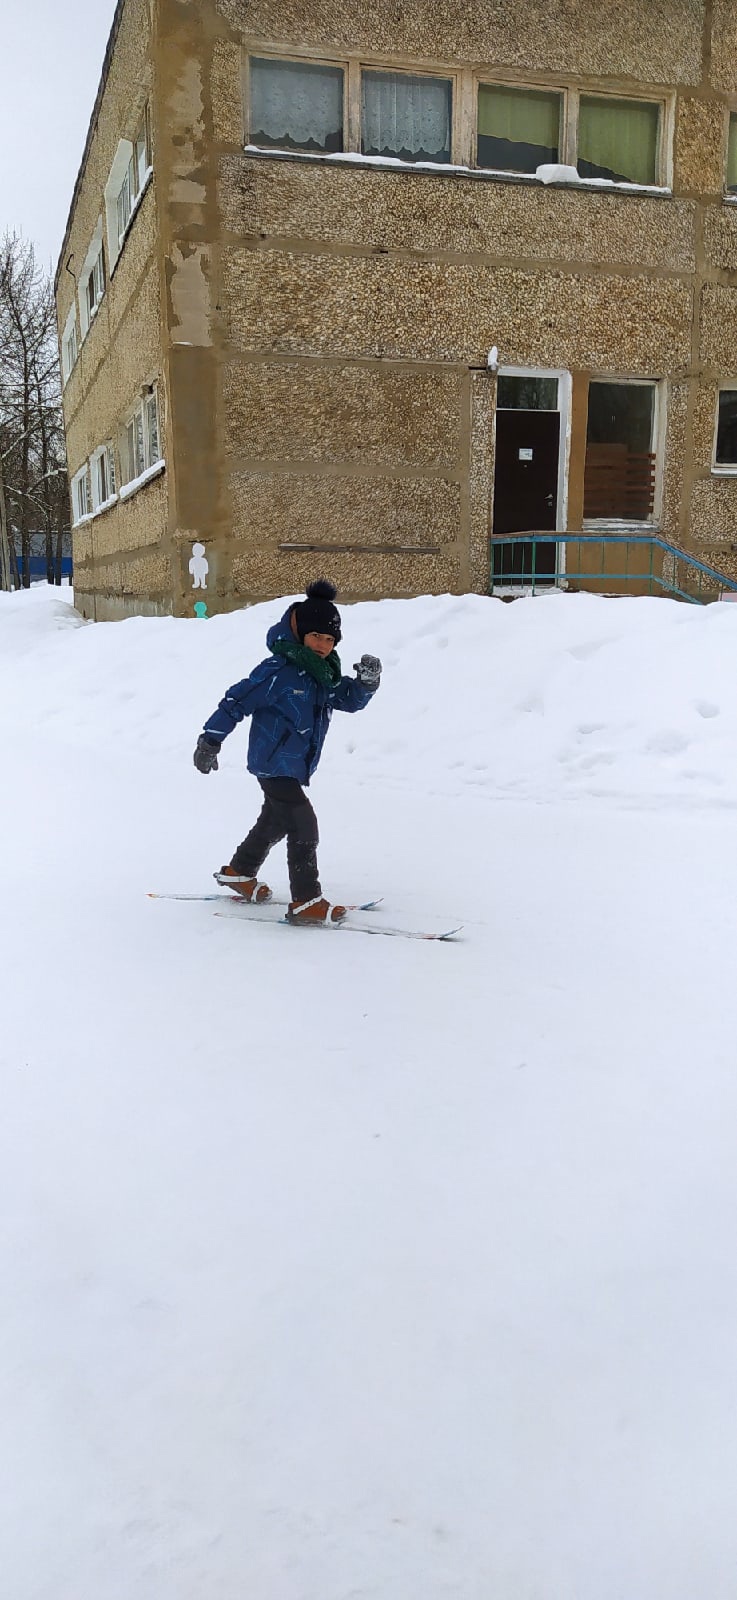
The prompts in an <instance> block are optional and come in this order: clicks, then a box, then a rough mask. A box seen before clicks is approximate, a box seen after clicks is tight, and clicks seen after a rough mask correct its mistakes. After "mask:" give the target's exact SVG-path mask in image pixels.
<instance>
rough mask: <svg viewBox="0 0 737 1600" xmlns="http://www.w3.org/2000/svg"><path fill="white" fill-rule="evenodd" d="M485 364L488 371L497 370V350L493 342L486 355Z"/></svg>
mask: <svg viewBox="0 0 737 1600" xmlns="http://www.w3.org/2000/svg"><path fill="white" fill-rule="evenodd" d="M486 365H487V367H488V369H489V371H490V372H498V371H499V351H498V350H497V347H496V345H495V344H493V345H492V347H491V349H490V351H489V354H488V356H487V357H486Z"/></svg>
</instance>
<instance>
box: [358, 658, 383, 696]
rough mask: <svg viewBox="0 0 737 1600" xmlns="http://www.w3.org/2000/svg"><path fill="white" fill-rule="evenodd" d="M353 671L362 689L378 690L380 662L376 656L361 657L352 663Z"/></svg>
mask: <svg viewBox="0 0 737 1600" xmlns="http://www.w3.org/2000/svg"><path fill="white" fill-rule="evenodd" d="M353 671H354V672H355V674H356V677H357V679H358V682H359V683H361V684H363V687H364V689H378V687H379V682H380V679H381V662H380V660H379V657H378V656H361V659H360V661H354V663H353Z"/></svg>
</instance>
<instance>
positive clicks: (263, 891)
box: [213, 867, 271, 906]
mask: <svg viewBox="0 0 737 1600" xmlns="http://www.w3.org/2000/svg"><path fill="white" fill-rule="evenodd" d="M213 878H214V879H215V882H216V883H221V884H222V885H223V888H224V889H232V890H233V892H234V894H239V895H240V896H241V898H242V899H243V900H250V901H251V902H252V903H253V904H254V905H259V906H263V905H265V904H266V901H267V900H270V899H271V890H270V888H269V885H268V883H259V880H258V878H246V877H245V876H244V874H243V873H242V872H236V869H235V867H221V868H220V871H219V872H213Z"/></svg>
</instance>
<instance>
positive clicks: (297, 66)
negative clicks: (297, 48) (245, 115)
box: [250, 59, 343, 150]
mask: <svg viewBox="0 0 737 1600" xmlns="http://www.w3.org/2000/svg"><path fill="white" fill-rule="evenodd" d="M250 76H251V95H250V99H251V118H250V140H251V143H252V144H264V145H275V146H282V147H284V146H285V147H287V148H290V147H295V148H298V149H301V150H342V148H343V72H342V70H341V68H340V67H321V66H313V65H311V64H307V63H306V62H301V61H260V60H254V59H252V60H251V70H250Z"/></svg>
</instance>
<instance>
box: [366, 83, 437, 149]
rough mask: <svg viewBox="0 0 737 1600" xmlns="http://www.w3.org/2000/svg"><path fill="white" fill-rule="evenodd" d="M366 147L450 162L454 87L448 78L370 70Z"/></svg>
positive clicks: (367, 84)
mask: <svg viewBox="0 0 737 1600" xmlns="http://www.w3.org/2000/svg"><path fill="white" fill-rule="evenodd" d="M361 115H362V137H361V148H362V150H363V152H364V154H365V155H372V156H401V157H402V158H403V159H404V160H405V161H450V118H451V88H450V82H449V81H448V80H447V79H445V78H415V77H411V76H409V75H408V74H406V73H402V72H364V73H363V74H362V78H361Z"/></svg>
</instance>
